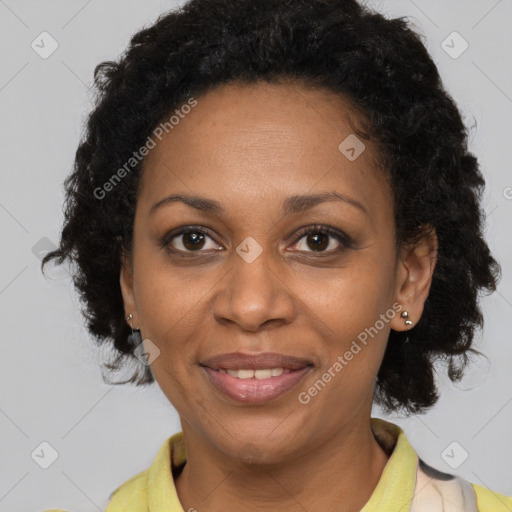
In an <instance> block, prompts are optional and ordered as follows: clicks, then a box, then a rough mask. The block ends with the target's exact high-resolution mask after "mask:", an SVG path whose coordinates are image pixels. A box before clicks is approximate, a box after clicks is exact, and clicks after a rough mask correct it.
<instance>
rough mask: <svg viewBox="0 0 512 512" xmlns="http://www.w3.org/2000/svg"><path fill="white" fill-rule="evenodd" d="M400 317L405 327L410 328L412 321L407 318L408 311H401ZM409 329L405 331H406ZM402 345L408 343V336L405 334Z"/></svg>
mask: <svg viewBox="0 0 512 512" xmlns="http://www.w3.org/2000/svg"><path fill="white" fill-rule="evenodd" d="M400 316H401V317H402V318H403V319H404V320H405V325H407V326H411V325H412V320H411V319H410V318H409V312H408V311H402V312H401V313H400ZM409 329H410V327H409ZM409 329H407V331H408V330H409ZM404 343H409V336H408V335H407V334H406V335H405V340H404Z"/></svg>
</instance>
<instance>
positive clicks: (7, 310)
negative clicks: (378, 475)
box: [0, 0, 512, 512]
mask: <svg viewBox="0 0 512 512" xmlns="http://www.w3.org/2000/svg"><path fill="white" fill-rule="evenodd" d="M175 5H176V3H175V2H173V1H168V2H166V1H163V0H161V1H154V0H152V1H142V0H141V1H133V0H132V1H126V0H122V1H121V0H108V1H105V0H103V1H99V0H90V1H74V0H73V1H70V0H66V1H63V0H61V1H24V0H0V52H1V67H0V109H1V116H0V140H1V146H0V168H1V175H0V176H1V186H0V228H1V237H2V242H1V245H0V257H1V260H0V263H1V264H0V318H1V321H2V322H1V325H2V338H3V340H2V357H1V358H0V382H1V387H0V389H1V397H0V434H1V435H0V460H1V467H0V511H10V512H18V511H28V510H31V511H36V510H38V511H41V510H43V509H45V508H52V507H62V508H67V509H69V510H72V511H73V512H85V511H93V510H104V509H105V507H106V505H107V502H108V495H109V494H110V493H111V492H112V491H113V489H114V488H116V487H117V486H118V485H120V484H121V483H123V482H124V481H126V480H127V479H128V478H130V477H132V476H133V475H135V474H136V473H137V472H139V471H141V470H143V469H146V468H147V467H149V465H150V464H151V463H152V461H153V458H154V457H155V456H156V453H157V451H158V449H159V448H160V446H161V445H162V443H163V442H164V440H165V439H167V438H168V437H169V436H170V435H171V434H173V433H174V432H177V431H179V430H180V425H179V421H178V417H177V414H176V412H175V411H174V409H173V408H172V407H171V405H170V404H169V403H168V402H167V399H166V398H165V396H164V395H163V393H162V392H161V391H160V389H159V388H158V387H157V386H156V385H155V386H154V387H152V388H149V389H137V388H135V387H129V386H110V385H106V384H104V383H103V382H102V379H101V374H100V369H99V362H100V361H102V360H104V358H105V356H106V353H105V352H104V350H103V349H102V350H98V349H97V348H96V346H95V344H94V342H93V340H92V339H91V338H90V337H89V336H88V334H87V332H86V330H85V328H84V327H83V320H82V317H81V314H80V304H79V301H78V298H77V296H76V295H75V293H74V290H73V288H72V286H71V283H70V279H69V276H68V274H67V273H66V271H65V269H54V270H52V271H51V272H50V276H51V279H48V280H47V279H45V278H44V277H43V276H42V275H41V273H40V270H39V257H40V256H41V254H44V251H45V250H48V249H49V248H50V247H51V246H52V243H53V244H55V243H56V242H57V240H58V235H59V231H60V226H61V222H62V213H61V211H62V202H63V191H62V187H61V184H62V182H63V180H64V178H65V176H66V175H67V173H68V171H69V170H70V168H71V166H72V162H73V157H74V152H75V150H76V146H77V143H78V141H79V137H80V134H81V130H82V122H83V120H84V116H85V115H86V113H87V112H88V111H89V110H90V108H91V103H90V101H91V97H92V96H91V94H90V91H89V88H90V85H91V83H92V76H93V69H94V67H95V65H96V64H97V63H99V62H100V61H103V60H110V59H113V58H116V57H117V56H118V55H119V54H120V53H121V52H122V50H123V49H124V48H125V47H126V45H127V43H128V40H129V37H130V36H131V35H132V34H133V33H134V32H135V31H137V30H138V29H140V28H142V26H143V25H148V24H150V23H151V22H152V21H153V20H154V19H155V18H156V17H157V15H158V14H160V13H161V12H164V11H166V10H168V9H170V8H172V7H173V6H175ZM372 5H374V6H375V7H376V8H377V10H379V11H381V12H383V13H386V14H387V15H388V16H391V17H396V16H400V15H407V16H409V17H410V19H411V21H412V22H413V24H414V26H415V27H416V29H417V30H419V31H420V32H421V33H422V34H424V35H425V38H426V45H427V48H428V50H429V51H430V53H431V55H432V56H433V58H434V60H435V62H436V64H437V65H438V67H439V70H440V72H441V75H442V77H443V79H444V82H445V84H446V88H447V90H448V91H449V92H450V93H451V94H452V96H453V97H454V98H455V100H456V101H457V103H458V105H459V107H460V109H461V111H462V112H463V114H464V119H465V122H466V125H468V126H473V128H472V130H471V139H470V147H471V150H472V151H473V152H474V153H475V154H476V155H477V156H478V158H479V160H480V163H481V166H482V168H483V171H484V173H485V177H486V181H487V190H486V193H485V198H484V205H485V210H486V212H487V214H488V226H487V232H486V233H487V234H486V236H487V239H488V241H489V245H490V247H491V250H492V251H493V253H494V255H495V256H496V257H497V258H498V260H499V261H500V262H501V264H502V267H503V278H502V281H501V284H500V286H499V289H498V292H497V293H495V294H493V295H492V296H490V297H486V298H485V299H484V300H483V302H482V304H483V309H484V314H485V322H486V323H485V327H484V330H483V333H479V334H478V336H477V344H478V347H479V348H480V350H482V351H483V352H484V353H485V354H486V355H487V357H488V362H486V360H480V361H478V362H477V363H476V364H475V365H474V366H473V367H472V369H471V370H470V371H469V372H468V374H467V377H465V379H464V381H463V382H462V384H460V385H458V386H454V385H453V384H451V383H450V381H449V380H448V379H447V377H445V376H444V374H443V373H440V375H439V380H438V382H439V386H440V389H441V392H442V398H441V400H440V401H439V403H438V405H437V406H436V407H435V408H434V409H433V410H432V411H431V412H429V413H428V414H426V415H423V416H417V417H414V418H409V419H405V418H399V417H396V416H393V417H387V419H389V420H390V421H394V422H396V423H398V424H399V425H401V426H402V428H404V430H405V432H406V434H407V435H408V437H409V440H410V442H411V444H412V445H413V447H414V448H415V449H416V451H417V452H418V454H419V455H420V456H421V457H422V458H423V459H424V460H425V461H426V462H428V463H429V464H431V465H433V466H434V467H436V468H438V469H440V470H442V471H446V472H450V473H455V474H458V475H460V476H462V477H464V478H466V479H468V480H470V481H471V482H474V483H477V484H479V485H482V486H485V487H490V488H491V489H493V490H495V491H497V492H501V493H504V494H508V495H512V473H511V470H510V467H511V464H510V461H511V460H512V442H511V441H510V434H511V432H512V372H511V371H510V363H511V361H512V344H511V343H510V341H511V340H510V333H509V330H508V327H509V319H510V316H511V315H512V309H511V308H512V281H511V275H512V272H511V270H512V268H511V265H512V264H511V261H512V259H511V255H512V242H511V237H510V220H509V219H510V217H511V212H512V188H511V187H512V175H511V173H510V167H509V166H510V161H511V160H512V154H511V147H512V144H510V141H509V138H510V135H511V133H512V131H511V129H510V128H511V119H512V116H511V113H512V73H511V70H512V62H511V60H512V57H511V53H510V48H511V47H512V35H511V32H510V30H509V27H510V22H511V21H512V3H511V1H510V0H501V1H497V0H479V1H472V2H468V1H463V0H458V1H454V0H450V1H445V0H436V1H433V0H431V1H427V0H414V1H412V0H388V1H380V2H377V1H375V2H372ZM43 31H46V32H48V33H49V34H51V36H52V37H53V38H54V39H55V40H56V41H57V43H58V48H57V50H56V51H55V52H54V53H53V54H52V55H50V56H49V57H48V58H46V59H43V58H42V57H41V56H40V55H39V54H38V53H36V51H34V50H33V49H32V47H31V43H32V41H34V40H35V42H36V43H37V42H38V41H39V45H40V46H42V43H40V39H41V38H40V37H39V34H41V33H42V32H43ZM454 31H456V32H458V33H459V34H460V35H461V36H462V38H464V40H466V41H467V42H468V44H469V47H468V49H467V50H466V51H465V52H464V53H462V54H461V55H459V56H457V58H454V56H455V55H456V54H457V53H459V52H460V50H461V49H462V48H463V46H462V44H463V41H462V40H461V39H460V38H458V36H457V35H455V36H454V35H450V34H452V32H454ZM44 37H47V36H44ZM447 38H448V39H447ZM445 40H446V42H445V43H444V45H445V46H446V45H448V46H450V47H451V48H447V49H448V51H449V52H451V53H452V55H451V56H450V55H449V54H448V53H447V52H446V51H445V50H444V49H443V47H442V46H441V45H442V42H443V41H445ZM45 41H46V42H45V43H44V46H45V49H46V50H48V49H49V48H51V46H50V40H49V39H46V40H45ZM40 51H42V49H41V50H40ZM446 314H447V315H449V314H450V312H449V311H446ZM374 416H380V417H385V416H384V415H383V414H382V413H381V411H379V410H378V409H377V408H375V409H374ZM43 442H47V443H49V444H50V445H51V447H53V449H54V450H55V452H56V455H57V458H56V460H55V461H54V462H53V464H51V465H50V466H49V467H48V468H47V469H43V468H42V467H40V465H41V464H43V465H44V463H45V462H46V463H47V464H48V463H49V462H51V459H50V457H51V453H52V449H51V448H49V447H48V446H47V445H43V446H42V447H41V446H40V445H41V443H43ZM453 443H456V444H453ZM34 450H35V452H34ZM41 450H42V451H41ZM43 454H44V455H43ZM466 454H467V458H466V459H465V457H466ZM464 459H465V460H464Z"/></svg>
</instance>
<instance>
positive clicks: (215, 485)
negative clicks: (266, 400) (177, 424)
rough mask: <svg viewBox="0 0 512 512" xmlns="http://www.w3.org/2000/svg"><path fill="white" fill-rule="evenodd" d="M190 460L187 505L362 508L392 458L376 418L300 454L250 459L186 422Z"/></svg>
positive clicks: (248, 511)
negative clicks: (268, 460)
mask: <svg viewBox="0 0 512 512" xmlns="http://www.w3.org/2000/svg"><path fill="white" fill-rule="evenodd" d="M183 434H184V437H185V439H186V440H187V463H186V465H185V467H184V469H183V471H182V473H181V474H180V476H179V477H178V478H177V480H176V490H177V493H178V497H179V499H180V502H181V503H182V506H183V509H184V510H187V511H188V510H197V511H201V510H208V511H209V512H221V511H225V510H238V509H239V510H244V512H256V511H266V510H268V511H275V510H278V509H282V510H287V511H295V510H296V511H301V512H303V511H304V510H322V511H326V512H330V511H333V512H334V511H339V510H340V504H341V503H342V504H343V510H346V511H359V510H361V509H362V508H363V506H364V505H365V504H366V502H367V501H368V500H369V499H370V496H371V495H372V493H373V491H374V489H375V487H376V486H377V484H378V482H379V479H380V477H381V475H382V471H383V470H384V466H385V465H386V463H387V461H388V455H387V454H386V453H385V452H384V450H383V449H382V448H381V446H380V445H379V444H378V443H377V441H376V440H375V438H374V436H373V433H372V431H371V427H370V418H369V417H368V418H367V421H366V422H365V424H364V425H355V426H350V427H349V426H347V427H346V428H344V429H343V430H340V431H338V432H336V433H334V435H332V436H331V437H330V438H329V439H328V440H327V441H326V442H324V443H323V444H322V445H320V446H315V447H314V448H313V449H310V450H307V449H304V450H303V452H302V453H301V456H300V458H295V459H293V460H287V461H284V462H281V463H279V464H248V463H244V462H240V461H239V460H235V459H233V458H229V457H227V456H226V454H224V453H222V452H220V451H219V450H218V449H216V448H215V447H213V446H212V445H211V444H209V443H208V442H207V441H206V440H205V439H204V438H202V437H200V436H197V433H196V432H194V431H193V430H192V429H189V428H186V424H183Z"/></svg>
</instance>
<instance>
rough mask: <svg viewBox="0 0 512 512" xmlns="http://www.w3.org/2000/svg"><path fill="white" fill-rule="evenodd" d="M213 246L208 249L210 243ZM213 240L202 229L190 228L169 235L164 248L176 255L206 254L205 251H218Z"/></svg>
mask: <svg viewBox="0 0 512 512" xmlns="http://www.w3.org/2000/svg"><path fill="white" fill-rule="evenodd" d="M209 240H211V242H212V243H211V246H210V247H208V241H209ZM213 242H214V241H213V239H212V238H211V237H210V236H209V235H208V234H207V233H206V232H205V231H203V230H202V229H198V228H195V227H193V226H192V227H189V228H185V229H182V230H180V231H177V232H173V233H169V234H168V235H166V236H165V237H164V239H163V240H162V246H164V247H168V248H169V250H171V251H172V252H175V253H179V252H182V253H187V252H188V253H190V252H205V251H204V250H203V249H205V248H206V249H218V247H219V246H218V245H217V244H215V243H213Z"/></svg>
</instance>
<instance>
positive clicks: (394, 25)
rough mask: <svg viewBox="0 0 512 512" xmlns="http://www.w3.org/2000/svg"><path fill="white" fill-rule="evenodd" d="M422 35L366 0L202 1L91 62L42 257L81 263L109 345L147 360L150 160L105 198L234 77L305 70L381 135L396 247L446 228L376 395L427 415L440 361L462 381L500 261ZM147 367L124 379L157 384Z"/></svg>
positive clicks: (91, 318)
mask: <svg viewBox="0 0 512 512" xmlns="http://www.w3.org/2000/svg"><path fill="white" fill-rule="evenodd" d="M421 38H422V36H421V35H419V34H418V33H417V32H415V31H414V30H412V29H411V28H410V27H409V25H408V21H407V19H406V18H396V19H387V18H386V17H384V16H383V15H382V14H379V13H376V12H373V11H372V10H370V9H369V8H368V7H366V6H363V5H360V4H359V3H357V2H356V1H355V0H258V1H254V0H191V1H189V2H188V3H186V4H184V5H183V6H182V7H180V8H178V9H176V10H173V11H170V12H168V13H166V14H165V15H162V16H160V17H159V18H158V20H157V21H156V22H155V23H154V24H153V25H152V26H150V27H148V28H144V29H143V30H140V31H139V32H138V33H136V34H135V35H134V36H133V37H132V39H131V41H130V45H129V47H128V48H127V49H126V51H125V52H124V53H123V54H122V55H121V57H120V58H119V60H118V61H116V62H113V61H108V62H102V63H101V64H99V65H98V66H97V67H96V69H95V73H94V84H95V86H96V91H97V95H96V104H95V106H94V110H93V111H92V113H91V114H90V115H89V118H88V121H87V124H86V127H85V134H84V136H83V138H82V141H81V143H80V145H79V147H78V150H77V152H76V159H75V164H74V169H73V172H72V173H71V174H70V175H69V176H68V177H67V179H66V181H65V189H66V208H65V212H64V215H65V219H64V226H63V229H62V234H61V240H60V245H59V247H58V248H57V250H55V251H53V252H51V253H49V254H47V255H46V257H45V258H44V259H43V261H42V270H43V272H44V266H45V265H46V264H47V263H48V262H49V261H50V260H51V259H56V261H57V262H58V263H59V264H61V263H62V262H63V261H64V260H65V259H68V260H69V261H70V262H73V263H75V264H76V272H74V274H73V280H74V285H75V288H76V289H77V291H78V292H79V293H80V296H81V301H82V303H83V304H84V306H85V308H84V310H83V313H84V316H85V317H86V319H87V327H88V330H89V331H90V333H91V334H92V335H93V336H94V337H95V339H96V341H97V342H98V343H101V344H103V343H106V342H108V341H109V340H110V342H112V341H113V346H114V347H115V349H116V350H115V352H116V354H117V358H116V361H115V363H113V364H107V365H106V366H107V367H108V368H109V369H111V370H113V369H119V368H120V367H121V366H122V365H123V364H124V363H125V362H127V360H128V361H132V362H135V356H134V354H133V348H132V347H131V346H130V345H129V344H128V343H127V336H128V335H129V334H130V332H131V330H130V327H129V326H128V324H127V322H126V320H125V314H124V307H123V299H122V295H121V290H120V284H119V275H120V268H121V256H122V254H129V253H130V251H131V248H132V235H133V221H134V212H135V204H136V201H137V194H138V184H139V183H140V175H141V171H142V167H143V163H144V160H142V161H141V162H137V163H136V165H134V166H133V169H132V170H131V171H130V172H129V173H127V175H126V176H125V177H123V179H122V180H120V181H119V183H117V184H116V185H115V186H114V187H112V190H111V191H110V192H109V193H108V194H107V195H106V196H105V197H102V194H99V193H98V190H101V188H102V187H103V186H104V184H105V183H107V182H108V181H109V179H111V177H112V176H113V175H114V174H115V172H116V171H117V170H118V169H120V168H121V167H122V166H123V164H125V163H126V162H127V161H129V159H130V158H131V157H132V156H133V154H134V151H136V150H137V149H138V148H140V147H142V146H143V145H144V143H145V141H146V140H147V138H148V136H149V135H150V134H151V133H152V132H153V130H154V129H155V127H157V126H158V125H159V124H160V123H161V122H162V121H163V120H165V119H169V116H170V115H171V114H172V113H173V112H174V111H175V109H177V108H178V107H180V105H183V104H184V103H186V101H187V99H190V98H191V97H199V96H200V95H201V94H204V93H206V92H208V91H210V90H213V89H215V88H217V87H218V86H220V85H222V84H227V83H230V82H231V83H245V84H252V83H258V82H265V81H266V82H268V83H271V82H279V81H282V80H288V81H289V80H292V81H295V82H299V83H302V84H304V85H307V86H311V87H316V88H318V89H324V90H328V91H331V92H334V93H335V94H338V95H339V96H340V97H343V98H345V99H349V101H350V102H351V104H352V105H353V106H354V107H355V108H356V109H357V110H358V111H359V112H360V113H361V119H366V122H365V125H364V126H363V128H364V129H361V130H360V131H359V132H358V135H360V136H362V137H364V138H365V139H367V140H373V141H374V142H375V143H376V144H378V146H379V148H380V152H379V154H378V157H379V162H380V164H381V165H382V168H384V169H385V170H386V176H387V178H388V180H389V182H390V183H391V185H392V190H393V194H394V197H393V200H394V213H395V215H394V216H395V228H396V229H395V231H396V241H397V244H398V246H400V245H401V244H405V243H410V242H413V241H415V240H418V238H419V237H420V236H421V235H422V234H424V232H425V231H424V230H425V226H431V227H433V228H435V231H436V234H437V239H438V244H439V247H438V252H437V264H436V267H435V270H434V274H433V279H432V285H431V288H430V293H429V296H428V298H427V300H426V302H425V306H424V312H423V315H422V317H421V319H420V320H419V322H418V323H417V325H415V327H414V328H413V329H412V330H411V331H410V332H409V333H408V335H409V339H410V342H409V343H404V338H403V335H404V333H402V332H396V331H393V330H392V331H391V333H390V336H389V340H388V344H387V348H386V352H385V355H384V358H383V361H382V364H381V367H380V369H379V372H378V376H377V382H376V388H375V401H376V403H378V404H379V405H381V406H383V407H384V409H385V410H386V411H388V412H391V411H397V410H399V409H402V410H403V411H404V412H405V413H406V414H410V413H418V412H423V411H424V410H425V409H426V408H428V407H430V406H432V405H433V404H434V403H435V402H436V401H437V400H438V398H439V394H438V390H437V387H436V384H435V380H434V363H435V362H436V361H437V360H442V361H445V362H447V363H448V375H449V377H450V379H451V380H452V381H457V380H460V378H461V377H462V375H463V370H464V367H465V366H466V365H467V362H468V361H469V360H470V358H469V357H468V354H469V353H470V352H471V353H479V352H478V351H476V350H475V349H474V348H472V347H471V345H472V342H473V336H474V332H475V329H476V328H477V327H482V325H483V316H482V313H481V310H480V307H479V304H478V293H479V291H480V290H481V289H487V290H488V291H489V292H490V291H494V290H495V289H496V285H497V282H498V280H499V278H500V274H501V269H500V266H499V264H498V263H497V262H496V260H495V259H494V258H493V257H492V255H491V254H490V251H489V248H488V246H487V244H486V242H485V240H484V237H483V232H482V230H483V223H484V213H483V211H482V209H481V207H480V200H481V196H482V191H483V187H484V184H485V183H484V179H483V177H482V174H481V172H480V170H479V165H478V163H477V159H476V158H475V156H473V155H472V154H471V153H469V152H468V148H467V140H468V129H467V128H465V126H464V124H463V122H462V119H461V115H460V113H459V111H458V109H457V107H456V105H455V103H454V101H453V100H452V98H451V97H450V95H449V94H448V93H447V92H446V90H445V89H444V87H443V84H442V82H441V79H440V76H439V73H438V70H437V68H436V66H435V64H434V63H433V61H432V59H431V58H430V56H429V54H428V52H427V50H426V48H425V46H424V44H423V43H422V40H421ZM153 381H154V379H153V376H152V374H151V371H150V369H149V367H147V366H146V367H145V368H144V370H143V374H142V376H140V377H138V376H137V377H136V376H135V375H133V376H132V377H131V378H130V379H128V380H125V381H122V382H114V383H115V384H124V383H126V382H135V383H136V384H137V385H142V384H147V383H150V382H153Z"/></svg>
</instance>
